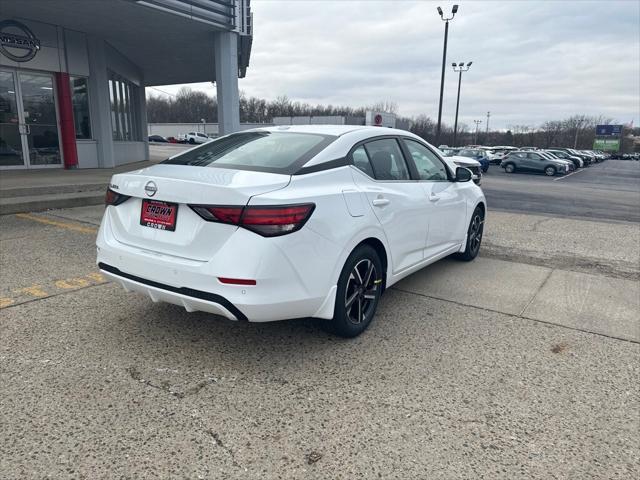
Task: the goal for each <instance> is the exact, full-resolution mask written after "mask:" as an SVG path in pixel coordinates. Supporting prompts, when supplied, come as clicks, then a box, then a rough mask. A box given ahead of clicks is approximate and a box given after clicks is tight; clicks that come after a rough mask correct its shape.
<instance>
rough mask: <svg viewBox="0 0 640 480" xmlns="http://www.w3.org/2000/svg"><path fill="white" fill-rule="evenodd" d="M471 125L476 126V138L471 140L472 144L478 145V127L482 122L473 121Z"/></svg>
mask: <svg viewBox="0 0 640 480" xmlns="http://www.w3.org/2000/svg"><path fill="white" fill-rule="evenodd" d="M473 123H475V124H476V136H475V138H474V140H473V144H474V145H477V144H478V127H480V124H481V123H482V120H474V121H473Z"/></svg>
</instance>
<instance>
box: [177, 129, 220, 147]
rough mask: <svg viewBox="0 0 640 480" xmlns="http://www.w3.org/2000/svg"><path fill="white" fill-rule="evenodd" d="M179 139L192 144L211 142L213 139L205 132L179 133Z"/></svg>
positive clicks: (181, 141)
mask: <svg viewBox="0 0 640 480" xmlns="http://www.w3.org/2000/svg"><path fill="white" fill-rule="evenodd" d="M177 140H178V142H180V143H190V144H192V145H195V144H197V143H207V142H210V141H211V140H212V139H211V138H209V137H208V136H207V135H205V134H204V133H199V132H189V133H184V134H181V135H178V137H177Z"/></svg>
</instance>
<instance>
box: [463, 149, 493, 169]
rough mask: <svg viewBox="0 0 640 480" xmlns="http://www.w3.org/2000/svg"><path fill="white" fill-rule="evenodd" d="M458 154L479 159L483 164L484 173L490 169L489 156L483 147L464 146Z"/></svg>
mask: <svg viewBox="0 0 640 480" xmlns="http://www.w3.org/2000/svg"><path fill="white" fill-rule="evenodd" d="M456 155H457V156H460V157H467V158H473V159H474V160H477V161H478V162H480V165H481V166H482V172H483V173H486V172H487V170H489V157H488V156H487V152H485V151H484V150H482V149H481V148H463V149H461V150H460V151H459V152H458V153H457V154H456Z"/></svg>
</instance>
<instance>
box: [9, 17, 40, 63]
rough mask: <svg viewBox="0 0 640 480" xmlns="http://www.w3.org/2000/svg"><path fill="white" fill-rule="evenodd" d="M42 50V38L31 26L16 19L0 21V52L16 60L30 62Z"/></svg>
mask: <svg viewBox="0 0 640 480" xmlns="http://www.w3.org/2000/svg"><path fill="white" fill-rule="evenodd" d="M39 50H40V40H38V39H37V38H36V36H35V35H34V34H33V32H32V31H31V30H29V27H27V26H26V25H25V24H23V23H20V22H17V21H15V20H4V21H2V22H0V53H2V54H3V55H4V56H5V57H7V58H8V59H9V60H13V61H14V62H28V61H29V60H31V59H32V58H33V57H35V56H36V53H38V51H39Z"/></svg>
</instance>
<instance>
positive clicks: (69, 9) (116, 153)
mask: <svg viewBox="0 0 640 480" xmlns="http://www.w3.org/2000/svg"><path fill="white" fill-rule="evenodd" d="M251 41H252V17H251V11H250V0H28V1H23V0H0V169H32V168H33V169H36V168H38V169H42V168H112V167H115V166H118V165H122V164H126V163H131V162H137V161H141V160H145V159H147V158H148V156H149V146H148V142H147V120H146V110H145V86H153V85H167V84H179V83H194V82H215V84H216V88H217V96H218V123H219V130H220V133H223V134H224V133H229V132H233V131H235V130H237V129H238V128H239V124H240V119H239V106H238V78H239V77H243V76H244V75H245V73H246V70H247V67H248V65H249V56H250V53H251Z"/></svg>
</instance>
